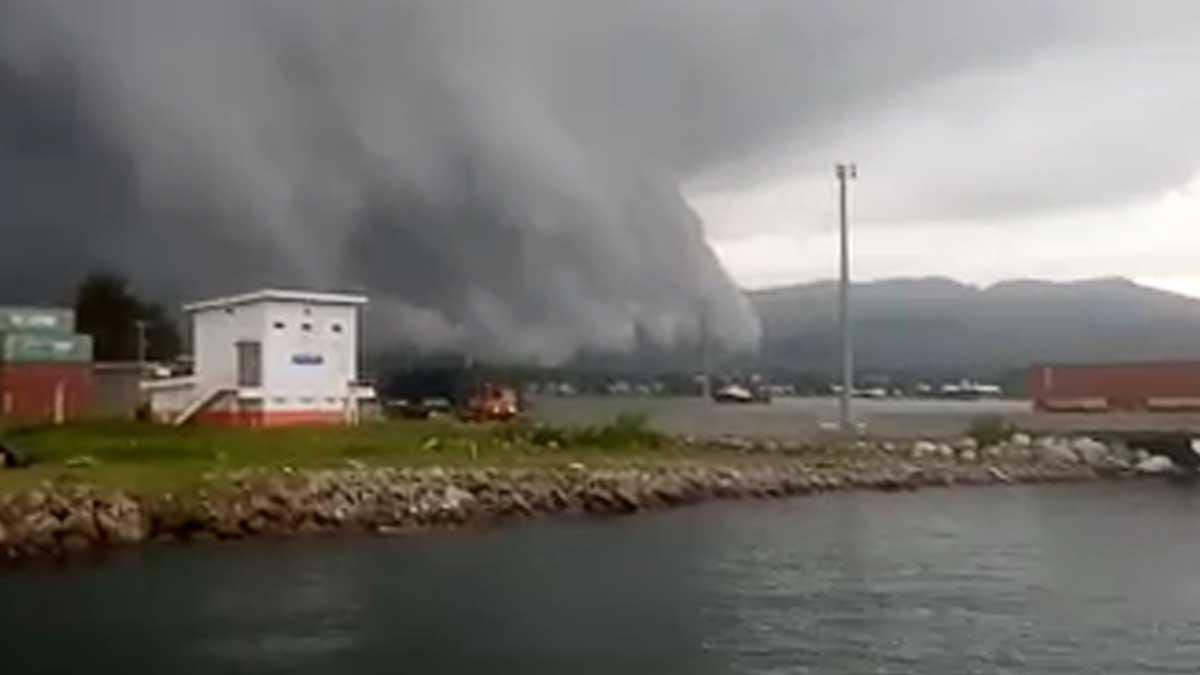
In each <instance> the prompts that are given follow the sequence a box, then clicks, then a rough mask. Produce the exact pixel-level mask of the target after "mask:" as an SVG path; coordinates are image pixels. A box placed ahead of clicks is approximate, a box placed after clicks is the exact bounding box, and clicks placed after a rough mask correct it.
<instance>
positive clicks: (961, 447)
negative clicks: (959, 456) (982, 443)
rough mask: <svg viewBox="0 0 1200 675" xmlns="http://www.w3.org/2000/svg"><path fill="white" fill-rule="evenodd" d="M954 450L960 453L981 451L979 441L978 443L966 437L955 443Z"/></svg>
mask: <svg viewBox="0 0 1200 675" xmlns="http://www.w3.org/2000/svg"><path fill="white" fill-rule="evenodd" d="M954 449H955V450H957V451H959V452H960V453H962V452H968V451H970V452H975V451H977V450H979V441H976V440H975V439H974V438H971V437H970V436H964V437H963V438H960V439H958V440H957V441H955V442H954Z"/></svg>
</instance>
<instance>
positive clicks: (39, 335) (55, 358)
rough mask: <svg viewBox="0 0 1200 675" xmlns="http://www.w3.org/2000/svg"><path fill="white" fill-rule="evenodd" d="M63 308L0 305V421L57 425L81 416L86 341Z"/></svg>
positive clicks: (86, 395)
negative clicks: (4, 419)
mask: <svg viewBox="0 0 1200 675" xmlns="http://www.w3.org/2000/svg"><path fill="white" fill-rule="evenodd" d="M74 331H75V314H74V312H72V311H71V310H68V309H43V308H30V307H0V417H4V418H9V419H16V420H19V421H22V422H63V421H67V420H71V419H78V418H79V417H82V416H83V415H84V414H86V412H87V409H88V406H89V403H90V399H91V391H92V339H91V337H90V336H87V335H77V334H76V333H75V332H74Z"/></svg>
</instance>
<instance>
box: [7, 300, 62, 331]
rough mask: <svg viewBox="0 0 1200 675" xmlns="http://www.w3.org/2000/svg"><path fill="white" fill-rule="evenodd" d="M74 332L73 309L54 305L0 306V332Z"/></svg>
mask: <svg viewBox="0 0 1200 675" xmlns="http://www.w3.org/2000/svg"><path fill="white" fill-rule="evenodd" d="M74 332H75V310H71V309H61V308H55V307H0V333H59V334H61V335H71V334H73V333H74Z"/></svg>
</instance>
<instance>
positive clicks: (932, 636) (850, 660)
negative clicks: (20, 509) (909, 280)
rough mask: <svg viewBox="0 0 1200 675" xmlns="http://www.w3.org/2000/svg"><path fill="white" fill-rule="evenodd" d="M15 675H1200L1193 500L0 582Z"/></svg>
mask: <svg viewBox="0 0 1200 675" xmlns="http://www.w3.org/2000/svg"><path fill="white" fill-rule="evenodd" d="M0 654H2V655H3V657H2V658H3V660H2V663H3V664H4V669H3V672H5V673H26V672H63V673H79V672H97V673H166V672H173V673H192V672H196V673H199V672H225V673H271V672H298V673H331V672H346V673H350V672H355V673H397V672H413V673H654V674H660V673H939V674H940V673H945V674H947V675H949V674H954V675H958V674H960V673H1130V674H1136V673H1195V672H1197V669H1198V667H1200V490H1198V489H1196V488H1191V487H1180V486H1168V485H1164V484H1151V483H1145V484H1137V485H1131V484H1127V485H1092V486H1070V487H1061V486H1060V487H1045V488H1014V489H999V488H992V489H975V490H945V491H926V492H922V493H918V494H904V495H882V494H865V493H864V494H840V495H828V496H822V497H816V498H808V499H797V500H791V501H783V502H771V503H739V504H716V505H711V506H705V507H699V508H691V509H684V510H678V511H672V512H668V513H661V514H654V515H647V516H639V517H636V518H627V519H612V520H576V521H570V520H551V521H542V522H535V523H528V524H524V525H520V526H514V527H507V528H504V529H501V530H496V531H492V532H487V533H459V534H437V535H430V536H422V537H417V538H409V539H373V538H345V539H329V540H318V541H303V542H290V543H284V544H277V543H263V542H257V543H249V544H236V545H213V546H199V547H191V548H182V547H160V548H150V549H146V550H142V551H138V552H132V553H125V554H121V555H118V556H113V557H109V558H107V559H105V560H103V561H102V562H98V563H91V564H83V563H73V564H71V565H68V566H47V565H42V566H35V567H24V568H17V569H3V570H0Z"/></svg>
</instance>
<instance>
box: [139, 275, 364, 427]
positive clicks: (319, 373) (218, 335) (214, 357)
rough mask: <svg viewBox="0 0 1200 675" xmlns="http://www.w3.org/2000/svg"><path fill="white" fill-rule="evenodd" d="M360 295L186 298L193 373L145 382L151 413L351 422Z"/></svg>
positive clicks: (260, 421) (179, 418) (360, 389)
mask: <svg viewBox="0 0 1200 675" xmlns="http://www.w3.org/2000/svg"><path fill="white" fill-rule="evenodd" d="M366 304H367V298H366V297H364V296H361V295H344V294H335V293H307V292H300V291H286V290H263V291H257V292H254V293H247V294H244V295H236V296H232V297H228V298H218V299H216V300H208V301H204V302H197V303H193V304H190V305H185V306H184V311H185V312H187V314H188V316H189V318H190V320H191V336H192V346H193V363H194V366H193V373H192V375H189V376H186V377H177V378H171V379H166V380H152V381H149V382H145V383H143V385H142V388H143V390H144V391H145V392H147V393H148V395H149V399H150V408H151V411H152V414H153V415H154V417H155V418H156V419H159V420H161V421H164V422H170V423H174V424H185V423H187V422H189V421H192V420H196V421H198V422H207V423H217V424H237V425H246V426H277V425H286V424H322V423H333V424H337V423H355V422H357V420H358V411H359V406H360V404H361V402H362V401H363V400H364V399H373V398H374V397H375V392H374V390H373V389H372V388H371V387H369V386H366V385H363V384H361V383H359V380H358V378H359V374H358V340H359V337H358V336H359V312H360V309H361V308H362V307H363V306H364V305H366Z"/></svg>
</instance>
